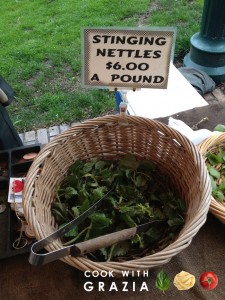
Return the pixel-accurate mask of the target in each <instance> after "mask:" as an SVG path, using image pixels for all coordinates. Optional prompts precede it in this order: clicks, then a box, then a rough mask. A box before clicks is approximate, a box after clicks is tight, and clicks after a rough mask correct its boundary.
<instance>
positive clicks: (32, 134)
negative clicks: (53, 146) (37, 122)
mask: <svg viewBox="0 0 225 300" xmlns="http://www.w3.org/2000/svg"><path fill="white" fill-rule="evenodd" d="M75 124H77V123H72V124H70V125H69V124H61V125H57V126H51V127H49V128H40V129H37V130H36V131H35V130H32V131H27V132H24V133H19V136H20V139H21V141H22V143H23V144H24V145H25V146H27V145H33V144H41V145H42V146H44V145H45V144H47V143H48V142H50V141H51V140H52V139H53V138H54V137H55V136H57V135H58V134H60V133H62V132H64V131H65V130H67V129H68V128H70V127H72V126H74V125H75Z"/></svg>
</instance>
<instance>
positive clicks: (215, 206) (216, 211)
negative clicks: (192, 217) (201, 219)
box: [198, 133, 225, 224]
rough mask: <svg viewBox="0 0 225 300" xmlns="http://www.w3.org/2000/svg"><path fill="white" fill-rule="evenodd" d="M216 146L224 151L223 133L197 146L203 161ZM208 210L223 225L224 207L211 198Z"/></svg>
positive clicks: (224, 140)
mask: <svg viewBox="0 0 225 300" xmlns="http://www.w3.org/2000/svg"><path fill="white" fill-rule="evenodd" d="M218 146H220V147H221V148H222V149H223V150H225V133H218V134H216V135H213V136H211V137H209V138H208V139H206V140H204V141H203V142H202V143H201V144H200V145H199V146H198V149H199V152H200V153H201V154H202V155H203V157H204V159H206V154H207V153H208V152H215V150H216V149H217V147H218ZM209 210H210V212H211V213H212V214H213V215H214V216H215V217H217V218H218V219H219V220H220V221H221V222H222V223H224V224H225V205H223V204H222V203H220V202H218V201H216V200H215V199H214V198H213V197H211V204H210V207H209Z"/></svg>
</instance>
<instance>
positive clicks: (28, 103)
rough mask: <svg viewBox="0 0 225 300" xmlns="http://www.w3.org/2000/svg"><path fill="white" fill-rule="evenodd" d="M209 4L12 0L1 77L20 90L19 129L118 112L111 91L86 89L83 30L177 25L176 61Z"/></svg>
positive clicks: (2, 21) (1, 24) (2, 37)
mask: <svg viewBox="0 0 225 300" xmlns="http://www.w3.org/2000/svg"><path fill="white" fill-rule="evenodd" d="M202 8H203V0H194V1H191V0H189V1H188V0H151V1H149V0H123V1H121V0H95V1H94V0H36V1H34V0H33V1H32V0H16V1H15V0H7V1H3V2H2V3H1V18H0V28H1V30H0V58H1V64H0V74H1V76H3V77H4V78H5V79H6V80H7V81H8V82H9V83H10V84H11V86H12V87H13V88H14V90H15V91H16V94H17V98H16V101H14V102H13V104H11V105H10V106H9V107H8V111H9V113H10V116H11V119H12V120H13V122H14V124H15V127H16V128H17V130H18V131H25V130H31V129H36V128H41V127H47V126H51V125H56V124H61V123H64V122H69V123H70V122H73V121H75V120H81V119H84V118H92V117H95V116H98V115H101V114H104V113H107V112H108V111H110V110H114V109H116V106H115V101H114V95H113V93H112V92H109V91H107V90H99V89H88V90H86V89H84V88H82V86H81V83H80V82H81V29H82V28H83V27H87V26H93V27H98V26H102V27H113V26H116V27H119V26H121V27H137V26H176V27H177V40H176V51H175V56H176V58H180V57H183V56H184V54H185V53H186V52H188V50H189V40H190V37H191V36H192V34H194V33H195V32H197V31H199V26H200V21H201V15H202Z"/></svg>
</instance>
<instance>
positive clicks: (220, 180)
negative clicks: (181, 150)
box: [206, 146, 225, 205]
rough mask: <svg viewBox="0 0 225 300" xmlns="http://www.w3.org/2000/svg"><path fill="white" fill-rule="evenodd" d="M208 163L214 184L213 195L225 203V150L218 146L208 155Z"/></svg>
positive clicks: (212, 183)
mask: <svg viewBox="0 0 225 300" xmlns="http://www.w3.org/2000/svg"><path fill="white" fill-rule="evenodd" d="M206 158H207V159H206V165H207V169H208V172H209V177H210V179H211V185H212V196H213V197H214V198H215V200H217V201H218V202H220V203H221V204H224V205H225V151H224V150H223V149H222V148H221V147H220V146H217V147H215V148H214V149H213V151H210V152H208V153H207V155H206Z"/></svg>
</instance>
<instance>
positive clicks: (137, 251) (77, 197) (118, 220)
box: [52, 154, 186, 261]
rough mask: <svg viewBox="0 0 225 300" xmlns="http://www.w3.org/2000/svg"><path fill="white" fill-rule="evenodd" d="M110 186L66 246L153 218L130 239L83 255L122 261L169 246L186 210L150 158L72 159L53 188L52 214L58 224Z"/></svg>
mask: <svg viewBox="0 0 225 300" xmlns="http://www.w3.org/2000/svg"><path fill="white" fill-rule="evenodd" d="M112 185H114V188H113V191H112V193H111V194H110V195H109V196H108V197H107V198H106V199H105V200H104V203H103V204H102V206H101V209H99V210H98V211H95V212H94V213H93V214H92V215H90V216H89V217H88V218H87V219H86V220H85V221H84V222H82V223H81V224H80V225H78V226H77V227H75V228H73V229H72V230H70V231H69V232H68V233H67V234H66V235H65V239H64V242H65V244H64V245H69V244H73V243H77V242H81V241H85V240H89V239H91V238H95V237H97V236H101V235H105V234H108V233H111V232H115V231H119V230H122V229H125V228H130V227H134V226H137V225H140V224H143V223H146V222H150V221H153V220H165V222H163V223H161V222H159V224H157V222H155V223H153V225H152V226H151V228H150V229H148V230H147V231H146V232H142V233H141V234H136V235H135V236H134V237H133V238H132V239H131V240H128V241H124V242H120V243H118V244H114V245H112V246H111V247H108V248H103V249H99V250H98V251H95V252H94V253H91V254H89V256H91V258H92V259H93V260H97V261H99V260H107V261H109V260H117V261H124V260H129V259H135V258H138V257H141V256H144V255H148V254H152V253H155V252H157V251H160V250H161V249H163V248H165V247H166V246H167V245H169V244H170V243H171V242H172V241H173V240H174V239H175V238H176V236H177V234H178V233H179V231H180V230H181V228H182V226H183V225H184V219H185V214H186V205H185V202H184V201H182V200H181V199H180V198H179V197H178V195H177V194H176V192H175V191H174V190H173V188H172V185H171V182H170V180H169V178H168V176H167V175H166V174H163V173H162V171H160V170H159V168H158V167H157V166H156V165H155V164H153V163H152V162H150V161H145V160H137V159H136V157H135V156H134V155H131V154H127V155H125V156H124V157H123V159H121V160H118V161H114V160H100V159H92V160H89V161H82V160H77V161H76V162H75V163H74V164H73V165H72V166H71V167H70V168H69V171H68V174H67V176H66V177H65V178H64V180H63V182H62V183H61V185H60V187H59V188H58V190H57V192H56V201H55V202H54V203H53V204H52V213H53V215H54V217H55V220H56V222H57V223H58V225H59V226H63V225H65V224H66V223H68V222H69V221H71V220H72V219H74V218H76V217H78V216H79V215H80V214H81V213H83V212H84V211H85V210H87V209H88V208H89V207H90V206H91V205H92V204H94V203H95V202H96V201H98V200H99V199H100V198H101V197H102V196H104V194H106V192H107V191H108V190H110V188H111V187H112Z"/></svg>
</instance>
